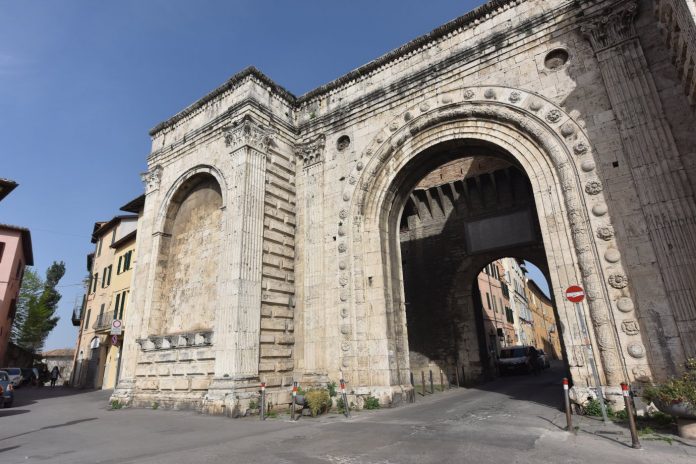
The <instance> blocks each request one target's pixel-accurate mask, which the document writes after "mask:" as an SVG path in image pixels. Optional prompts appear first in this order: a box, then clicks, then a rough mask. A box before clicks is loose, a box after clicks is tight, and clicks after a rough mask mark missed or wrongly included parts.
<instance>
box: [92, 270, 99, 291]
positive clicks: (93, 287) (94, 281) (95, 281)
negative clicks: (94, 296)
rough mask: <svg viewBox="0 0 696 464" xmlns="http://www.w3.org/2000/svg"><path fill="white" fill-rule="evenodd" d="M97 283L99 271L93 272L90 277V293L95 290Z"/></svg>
mask: <svg viewBox="0 0 696 464" xmlns="http://www.w3.org/2000/svg"><path fill="white" fill-rule="evenodd" d="M98 283H99V273H98V272H95V273H94V276H93V277H92V293H94V292H96V291H97V284H98Z"/></svg>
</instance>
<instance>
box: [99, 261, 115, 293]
mask: <svg viewBox="0 0 696 464" xmlns="http://www.w3.org/2000/svg"><path fill="white" fill-rule="evenodd" d="M112 268H113V265H111V264H109V265H108V266H106V267H105V268H104V274H103V275H102V283H101V286H102V288H106V287H108V286H109V285H111V270H112Z"/></svg>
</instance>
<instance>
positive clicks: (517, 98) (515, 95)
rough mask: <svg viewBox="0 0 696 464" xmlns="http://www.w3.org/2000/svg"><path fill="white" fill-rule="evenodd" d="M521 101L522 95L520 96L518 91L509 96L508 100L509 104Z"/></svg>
mask: <svg viewBox="0 0 696 464" xmlns="http://www.w3.org/2000/svg"><path fill="white" fill-rule="evenodd" d="M521 99H522V94H520V93H519V92H518V91H516V90H515V91H514V92H512V93H511V94H510V97H509V98H508V100H510V102H511V103H517V102H518V101H520V100H521Z"/></svg>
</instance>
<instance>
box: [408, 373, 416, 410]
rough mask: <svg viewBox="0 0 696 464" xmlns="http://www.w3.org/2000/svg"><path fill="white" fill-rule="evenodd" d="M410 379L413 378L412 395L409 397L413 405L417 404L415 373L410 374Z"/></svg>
mask: <svg viewBox="0 0 696 464" xmlns="http://www.w3.org/2000/svg"><path fill="white" fill-rule="evenodd" d="M409 374H410V377H411V394H410V395H409V401H410V402H411V403H415V402H416V384H415V382H414V381H413V372H409Z"/></svg>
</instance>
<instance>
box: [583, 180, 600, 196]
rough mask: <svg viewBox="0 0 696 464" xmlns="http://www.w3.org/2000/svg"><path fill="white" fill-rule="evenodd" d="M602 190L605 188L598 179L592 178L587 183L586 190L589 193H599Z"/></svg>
mask: <svg viewBox="0 0 696 464" xmlns="http://www.w3.org/2000/svg"><path fill="white" fill-rule="evenodd" d="M602 190H604V187H603V186H602V183H601V182H600V181H598V180H591V181H589V182H588V183H587V184H585V192H587V194H588V195H597V194H598V193H601V192H602Z"/></svg>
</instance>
